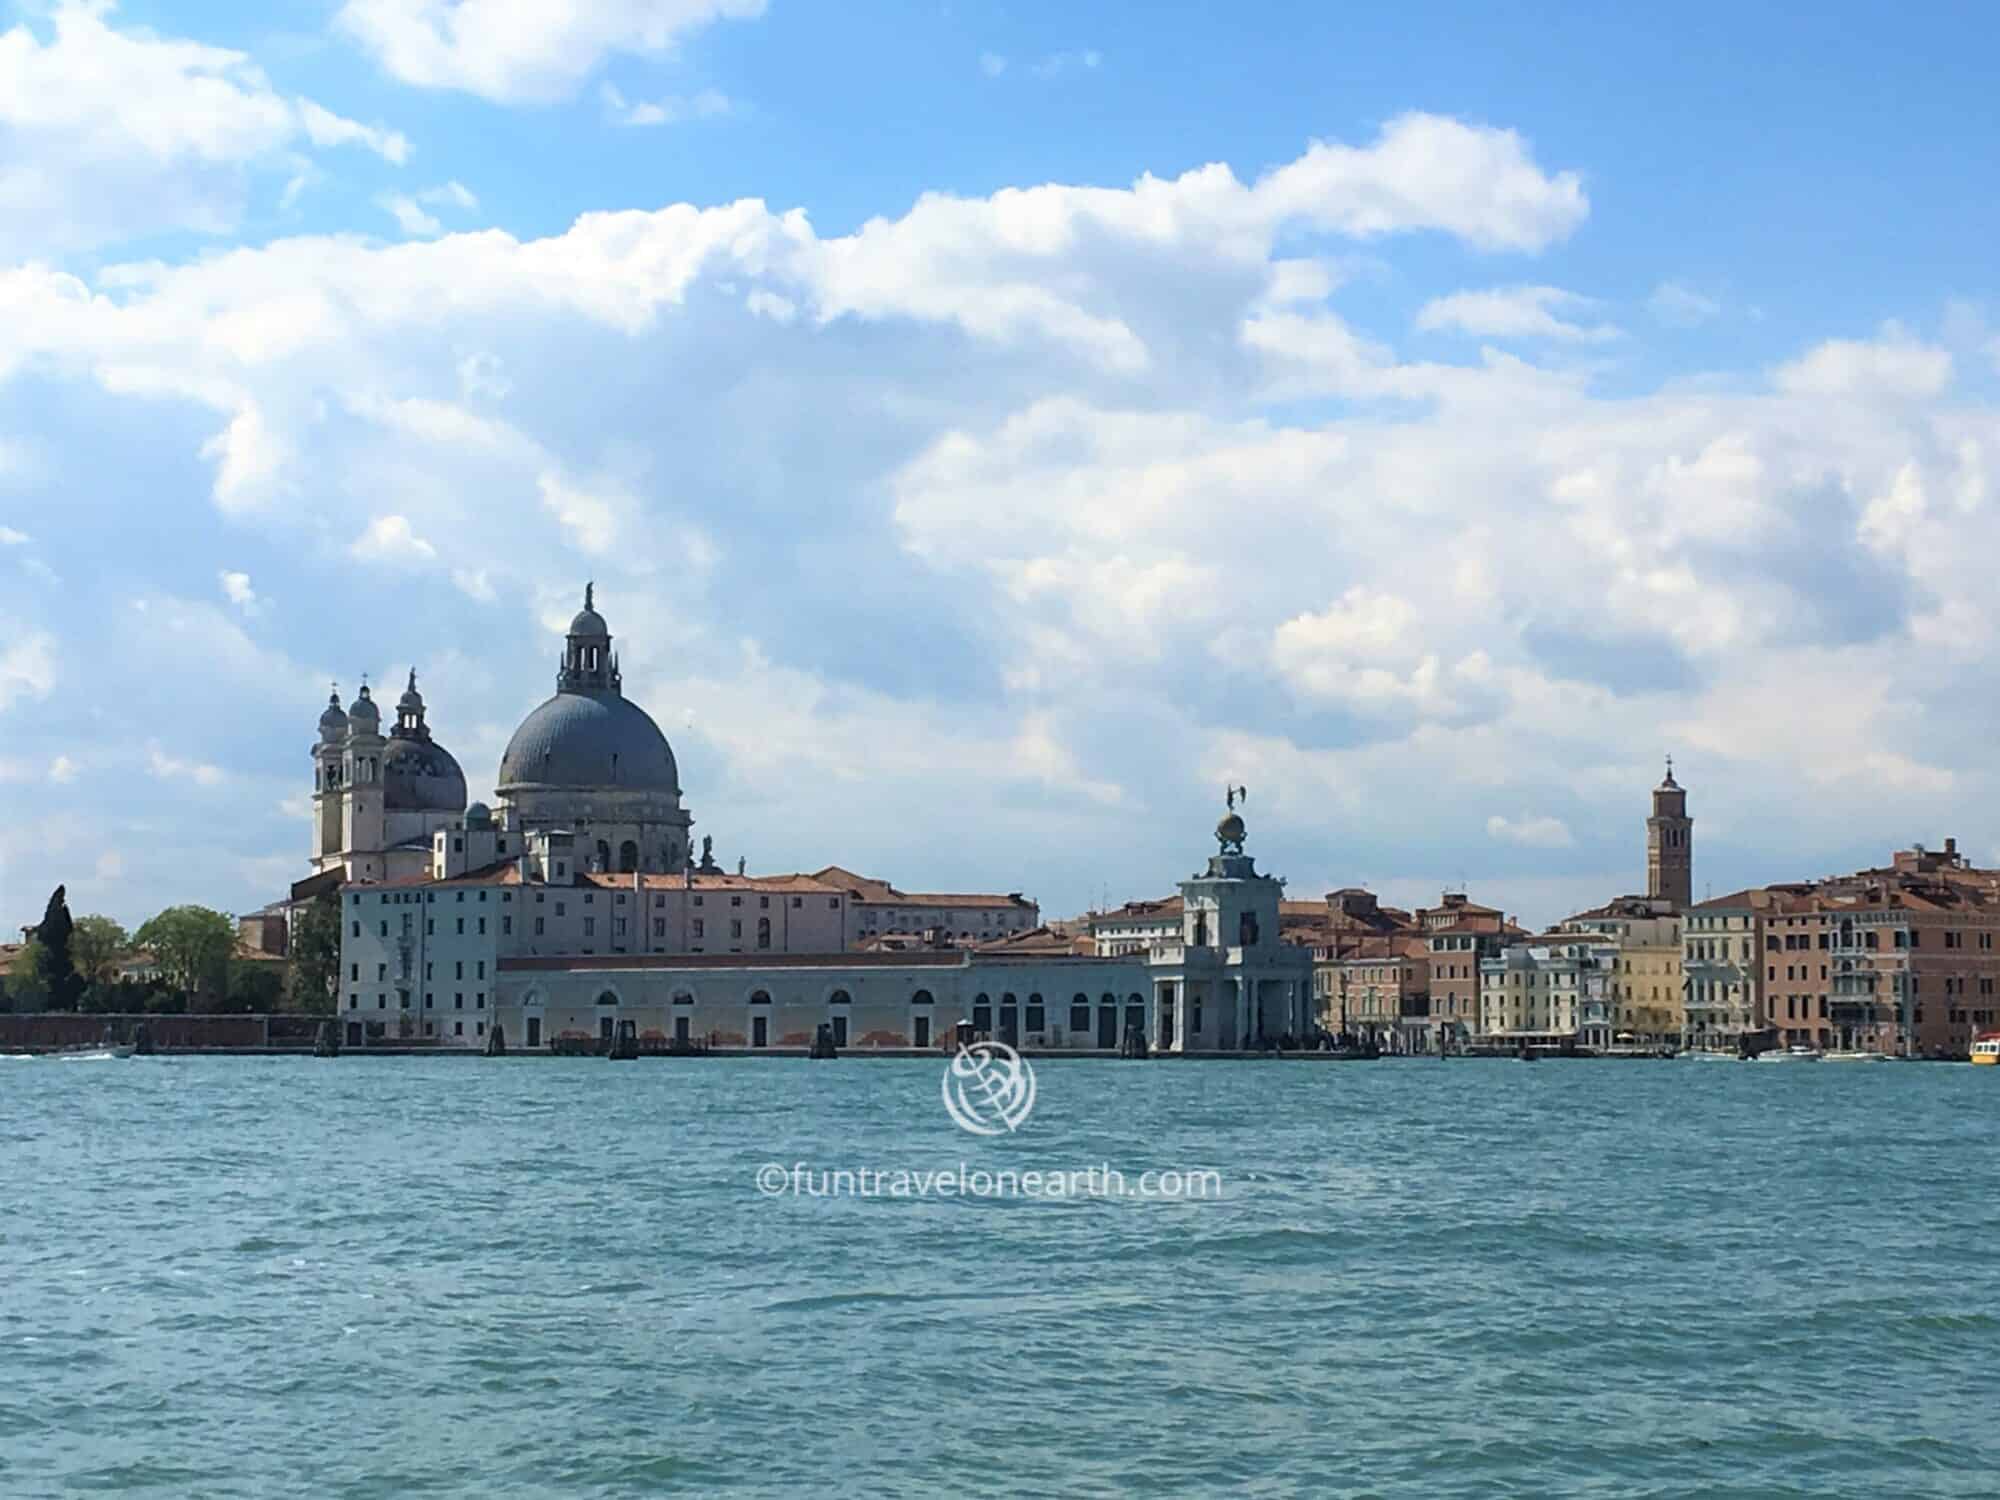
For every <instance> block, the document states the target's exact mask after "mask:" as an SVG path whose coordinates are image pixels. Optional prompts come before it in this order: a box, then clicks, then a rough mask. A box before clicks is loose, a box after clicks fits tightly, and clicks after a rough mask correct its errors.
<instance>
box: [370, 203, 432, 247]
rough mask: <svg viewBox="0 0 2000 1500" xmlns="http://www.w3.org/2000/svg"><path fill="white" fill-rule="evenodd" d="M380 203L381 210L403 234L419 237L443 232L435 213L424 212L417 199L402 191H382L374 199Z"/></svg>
mask: <svg viewBox="0 0 2000 1500" xmlns="http://www.w3.org/2000/svg"><path fill="white" fill-rule="evenodd" d="M375 201H376V202H377V203H379V204H381V206H382V210H383V212H385V213H387V214H388V215H389V216H390V217H391V218H393V219H394V220H395V221H396V227H397V228H398V229H400V230H402V231H403V233H404V234H407V235H411V236H413V237H416V238H419V239H428V238H429V237H430V236H432V235H436V234H443V233H444V225H443V224H441V223H440V222H439V221H438V219H437V216H436V215H435V214H430V213H426V212H425V211H424V210H423V208H422V207H420V206H419V205H418V203H417V200H416V199H414V198H412V197H410V196H408V195H407V194H404V193H384V194H383V195H382V196H381V197H380V198H377V199H376V200H375Z"/></svg>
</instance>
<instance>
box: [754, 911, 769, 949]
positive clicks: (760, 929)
mask: <svg viewBox="0 0 2000 1500" xmlns="http://www.w3.org/2000/svg"><path fill="white" fill-rule="evenodd" d="M757 946H758V947H759V948H768V947H770V946H771V919H770V918H769V917H759V918H758V919H757Z"/></svg>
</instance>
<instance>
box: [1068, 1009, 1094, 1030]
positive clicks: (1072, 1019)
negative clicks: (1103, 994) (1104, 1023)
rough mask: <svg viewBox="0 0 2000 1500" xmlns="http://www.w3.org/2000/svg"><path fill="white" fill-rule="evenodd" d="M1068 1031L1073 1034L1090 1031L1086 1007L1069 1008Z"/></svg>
mask: <svg viewBox="0 0 2000 1500" xmlns="http://www.w3.org/2000/svg"><path fill="white" fill-rule="evenodd" d="M1069 1029H1070V1030H1071V1031H1075V1032H1085V1031H1088V1030H1090V1007H1089V1006H1088V1005H1072V1006H1071V1007H1070V1008H1069Z"/></svg>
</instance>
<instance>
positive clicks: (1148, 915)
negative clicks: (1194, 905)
mask: <svg viewBox="0 0 2000 1500" xmlns="http://www.w3.org/2000/svg"><path fill="white" fill-rule="evenodd" d="M1184 905H1185V903H1184V902H1183V901H1182V899H1181V898H1180V897H1179V896H1163V897H1161V898H1160V899H1159V900H1157V901H1127V902H1126V903H1125V904H1124V905H1123V906H1116V907H1113V908H1112V909H1111V910H1110V911H1101V912H1097V913H1095V914H1094V915H1093V916H1092V917H1091V918H1090V925H1091V926H1092V927H1093V928H1094V927H1096V926H1098V925H1099V924H1100V923H1105V922H1120V923H1124V922H1178V921H1179V920H1180V917H1181V910H1182V908H1183V906H1184Z"/></svg>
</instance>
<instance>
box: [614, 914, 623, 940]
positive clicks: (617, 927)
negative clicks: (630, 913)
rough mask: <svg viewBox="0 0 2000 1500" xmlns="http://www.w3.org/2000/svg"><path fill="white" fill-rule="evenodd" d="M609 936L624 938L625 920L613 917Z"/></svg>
mask: <svg viewBox="0 0 2000 1500" xmlns="http://www.w3.org/2000/svg"><path fill="white" fill-rule="evenodd" d="M611 935H612V936H613V937H623V936H625V919H624V918H623V917H613V918H612V919H611Z"/></svg>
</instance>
